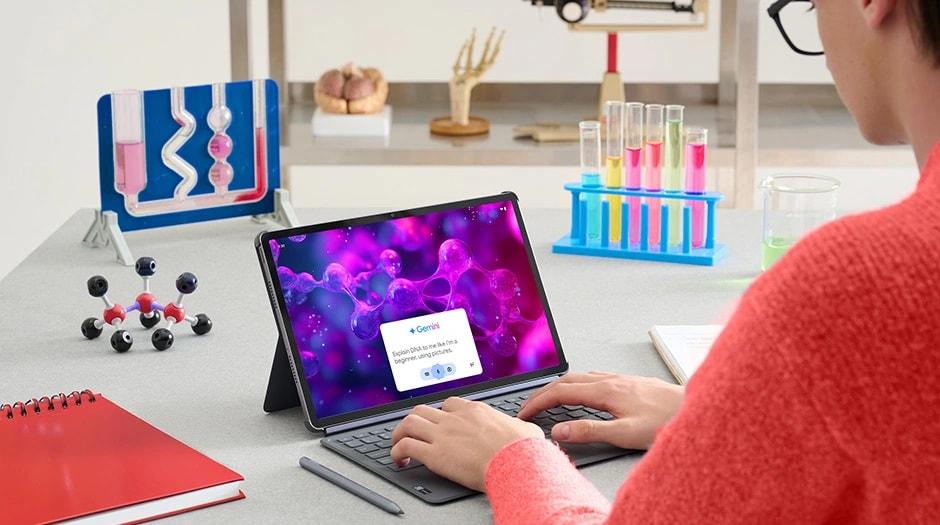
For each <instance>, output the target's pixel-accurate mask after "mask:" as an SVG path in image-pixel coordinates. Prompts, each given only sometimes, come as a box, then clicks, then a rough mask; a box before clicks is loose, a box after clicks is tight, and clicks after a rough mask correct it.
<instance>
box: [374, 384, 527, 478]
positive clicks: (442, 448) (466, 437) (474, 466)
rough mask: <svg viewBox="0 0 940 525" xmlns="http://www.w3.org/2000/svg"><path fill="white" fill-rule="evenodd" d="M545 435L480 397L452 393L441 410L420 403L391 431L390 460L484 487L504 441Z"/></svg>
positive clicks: (508, 441) (506, 442) (504, 443)
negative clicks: (417, 464)
mask: <svg viewBox="0 0 940 525" xmlns="http://www.w3.org/2000/svg"><path fill="white" fill-rule="evenodd" d="M527 437H537V438H539V439H543V437H544V435H543V434H542V430H541V429H540V428H539V427H538V426H536V425H534V424H533V423H527V422H525V421H522V420H521V419H516V418H514V417H509V416H507V415H506V414H503V413H502V412H500V411H498V410H496V409H494V408H492V407H490V406H489V405H486V404H485V403H480V402H476V401H467V400H466V399H461V398H459V397H451V398H448V399H447V400H446V401H444V404H443V406H441V410H438V409H436V408H431V407H429V406H427V405H418V406H416V407H415V408H414V410H412V411H411V413H410V414H408V415H407V416H406V417H405V418H404V419H403V420H402V421H401V423H399V424H398V426H397V427H395V431H394V432H392V443H393V446H392V452H391V454H392V459H393V460H395V461H396V462H398V463H399V464H406V463H407V462H408V461H409V460H418V461H420V462H421V463H424V464H425V465H426V466H427V467H428V468H429V469H431V470H432V471H433V472H435V473H436V474H439V475H441V476H444V477H445V478H448V479H451V480H453V481H456V482H457V483H460V484H461V485H463V486H465V487H469V488H471V489H474V490H479V491H481V492H482V491H483V478H484V477H485V475H486V467H487V465H489V463H490V460H491V459H493V456H495V455H496V453H497V452H499V451H500V449H502V448H503V447H505V446H506V445H508V444H510V443H512V442H513V441H517V440H519V439H522V438H527Z"/></svg>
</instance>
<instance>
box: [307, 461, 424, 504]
mask: <svg viewBox="0 0 940 525" xmlns="http://www.w3.org/2000/svg"><path fill="white" fill-rule="evenodd" d="M300 466H301V467H303V469H304V470H307V471H310V472H313V473H314V474H316V475H317V476H320V477H321V478H323V479H325V480H327V481H329V482H330V483H332V484H334V485H336V486H337V487H339V488H341V489H343V490H345V491H347V492H349V493H350V494H352V495H354V496H358V497H360V498H362V499H364V500H366V501H368V502H369V503H371V504H373V505H375V506H376V507H378V508H380V509H382V510H384V511H385V512H388V513H389V514H404V513H405V511H403V510H401V507H399V506H398V505H397V504H396V503H395V502H394V501H392V500H390V499H388V498H386V497H385V496H382V495H381V494H377V493H375V492H373V491H371V490H369V489H367V488H365V487H363V486H362V485H360V484H358V483H356V482H355V481H353V480H351V479H349V478H347V477H346V476H344V475H342V474H340V473H339V472H336V471H335V470H331V469H329V468H327V467H325V466H323V465H321V464H319V463H317V462H316V461H314V460H312V459H310V458H308V457H307V456H301V457H300Z"/></svg>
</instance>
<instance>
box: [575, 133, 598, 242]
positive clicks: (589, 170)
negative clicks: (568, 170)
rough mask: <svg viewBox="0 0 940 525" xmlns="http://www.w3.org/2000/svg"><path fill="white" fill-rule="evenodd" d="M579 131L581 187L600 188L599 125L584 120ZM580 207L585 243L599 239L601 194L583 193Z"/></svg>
mask: <svg viewBox="0 0 940 525" xmlns="http://www.w3.org/2000/svg"><path fill="white" fill-rule="evenodd" d="M578 127H579V128H580V129H581V185H582V186H584V187H585V188H600V187H601V123H600V122H598V121H596V120H585V121H584V122H581V124H580V125H579V126H578ZM581 206H584V207H586V208H587V224H586V225H585V231H586V232H587V243H588V244H592V243H598V242H600V239H601V194H600V193H583V194H582V195H581Z"/></svg>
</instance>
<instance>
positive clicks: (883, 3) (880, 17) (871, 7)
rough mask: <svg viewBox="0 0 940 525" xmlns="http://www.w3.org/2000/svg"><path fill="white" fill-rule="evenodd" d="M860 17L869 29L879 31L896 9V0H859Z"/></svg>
mask: <svg viewBox="0 0 940 525" xmlns="http://www.w3.org/2000/svg"><path fill="white" fill-rule="evenodd" d="M860 2H861V4H862V16H863V17H864V18H865V23H866V24H868V27H869V28H871V29H880V28H881V27H882V26H883V25H884V24H885V22H886V21H887V20H888V19H889V18H891V16H892V15H893V14H894V12H895V11H897V9H898V0H860Z"/></svg>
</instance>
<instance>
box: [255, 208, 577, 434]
mask: <svg viewBox="0 0 940 525" xmlns="http://www.w3.org/2000/svg"><path fill="white" fill-rule="evenodd" d="M516 206H517V204H516V203H515V202H514V201H513V200H511V199H508V198H507V200H498V201H495V202H486V203H481V204H475V205H470V206H467V205H463V206H460V207H458V208H453V209H444V210H436V211H432V212H428V213H416V214H412V215H410V216H408V215H409V213H408V212H405V213H402V214H400V215H397V216H396V218H389V216H386V217H384V218H382V219H380V220H377V221H373V222H369V223H364V224H355V222H356V221H350V222H349V224H350V225H346V224H345V223H344V224H343V225H342V226H340V227H333V228H330V229H325V230H320V231H311V232H308V233H304V234H297V233H296V232H297V230H296V229H295V230H290V231H289V232H288V233H293V235H286V236H281V237H268V238H267V242H268V244H267V249H268V250H269V254H268V255H269V257H270V260H273V261H274V264H275V266H276V268H277V271H276V276H274V280H275V281H276V282H275V283H274V284H275V288H276V289H277V288H279V291H280V293H281V298H282V299H283V301H282V303H281V304H282V305H284V307H285V308H286V319H285V322H286V324H289V330H290V332H292V333H291V334H290V336H291V337H292V340H293V344H294V347H295V348H296V349H297V351H298V353H299V357H300V362H301V365H302V368H303V371H302V374H303V376H304V378H305V379H306V382H307V386H308V387H309V392H310V396H311V398H312V403H313V407H314V408H315V411H316V416H317V418H318V419H323V418H328V417H331V416H338V415H342V414H348V413H351V412H358V411H362V410H366V409H370V408H375V407H380V406H383V405H388V404H389V403H395V402H400V401H404V400H409V399H412V398H418V397H422V396H426V395H428V394H435V393H441V392H445V391H451V390H455V389H460V388H461V387H467V386H470V385H476V384H479V383H486V382H491V381H493V380H498V379H505V378H512V377H514V376H519V375H521V374H527V373H531V372H535V371H539V370H544V369H551V368H554V367H557V366H558V365H559V364H560V363H561V362H562V360H563V356H562V354H561V353H560V349H559V348H558V345H557V343H556V341H557V337H556V336H555V333H554V327H553V325H552V324H551V316H550V313H549V311H548V308H547V305H546V303H545V300H544V293H543V291H542V290H541V287H540V283H539V280H538V274H537V271H536V270H535V266H534V260H533V259H532V257H531V254H530V250H529V249H528V246H527V240H526V239H525V234H524V231H523V229H522V228H520V220H521V218H520V216H519V214H518V213H517V211H518V210H517V209H516ZM403 215H405V216H403ZM285 308H282V310H284V309H285Z"/></svg>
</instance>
